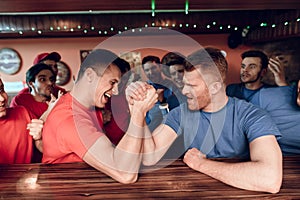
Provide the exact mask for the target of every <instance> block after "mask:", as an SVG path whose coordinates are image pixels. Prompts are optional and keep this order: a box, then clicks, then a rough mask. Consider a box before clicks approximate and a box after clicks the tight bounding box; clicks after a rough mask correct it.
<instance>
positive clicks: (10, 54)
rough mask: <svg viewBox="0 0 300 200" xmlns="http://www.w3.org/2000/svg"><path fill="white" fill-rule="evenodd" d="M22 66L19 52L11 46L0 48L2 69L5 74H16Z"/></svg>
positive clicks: (0, 67) (0, 65) (0, 69)
mask: <svg viewBox="0 0 300 200" xmlns="http://www.w3.org/2000/svg"><path fill="white" fill-rule="evenodd" d="M20 67H21V58H20V56H19V54H18V53H17V52H16V51H15V50H13V49H10V48H3V49H0V71H1V72H3V73H5V74H15V73H17V72H18V71H19V69H20Z"/></svg>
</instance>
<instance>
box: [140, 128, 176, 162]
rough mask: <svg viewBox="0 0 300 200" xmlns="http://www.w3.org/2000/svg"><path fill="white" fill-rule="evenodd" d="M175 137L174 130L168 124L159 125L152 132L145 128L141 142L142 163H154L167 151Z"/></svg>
mask: <svg viewBox="0 0 300 200" xmlns="http://www.w3.org/2000/svg"><path fill="white" fill-rule="evenodd" d="M176 138H177V134H176V132H175V131H174V130H173V129H172V128H171V127H169V126H168V125H165V124H161V125H159V126H158V127H157V128H156V129H155V130H154V131H153V133H150V130H149V129H148V128H147V127H146V128H145V139H144V142H143V148H144V149H143V152H144V154H143V164H144V165H146V166H151V165H155V164H156V163H157V162H158V161H159V160H160V159H161V158H162V157H163V156H164V155H165V153H166V152H167V150H168V149H169V148H170V146H171V145H172V143H173V142H174V141H175V139H176Z"/></svg>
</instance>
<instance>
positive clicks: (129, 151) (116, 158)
mask: <svg viewBox="0 0 300 200" xmlns="http://www.w3.org/2000/svg"><path fill="white" fill-rule="evenodd" d="M156 101H157V94H156V92H155V89H154V88H151V89H149V90H148V92H147V95H146V96H145V99H144V100H142V101H132V102H131V103H132V104H130V105H129V108H130V113H131V120H130V123H129V127H128V130H127V132H126V134H125V135H124V136H123V138H122V139H121V141H120V142H119V143H118V145H117V146H116V147H115V148H114V147H113V146H112V144H111V142H110V141H109V140H108V138H107V137H105V136H102V137H100V138H99V139H98V140H97V141H96V142H95V143H94V144H93V145H92V146H91V147H90V148H89V150H88V152H87V153H86V154H85V155H84V157H83V160H84V161H85V162H87V163H88V164H89V165H91V166H93V167H95V168H96V169H98V170H99V171H102V172H104V173H106V174H107V175H109V176H111V177H112V178H114V179H115V180H117V181H119V182H121V183H133V182H135V181H136V180H137V175H138V171H139V167H140V164H141V159H142V154H141V153H142V141H143V137H144V125H145V116H146V112H147V111H148V110H150V109H151V108H152V107H153V105H154V104H155V102H156Z"/></svg>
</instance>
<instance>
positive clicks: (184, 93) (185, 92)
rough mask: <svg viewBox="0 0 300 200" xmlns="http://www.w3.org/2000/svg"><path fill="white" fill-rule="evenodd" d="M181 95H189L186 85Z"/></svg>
mask: <svg viewBox="0 0 300 200" xmlns="http://www.w3.org/2000/svg"><path fill="white" fill-rule="evenodd" d="M181 93H182V94H183V95H187V88H186V86H185V85H184V86H183V88H182V90H181Z"/></svg>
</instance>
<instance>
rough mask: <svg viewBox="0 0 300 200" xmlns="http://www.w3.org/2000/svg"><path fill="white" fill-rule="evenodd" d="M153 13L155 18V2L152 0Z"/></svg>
mask: <svg viewBox="0 0 300 200" xmlns="http://www.w3.org/2000/svg"><path fill="white" fill-rule="evenodd" d="M151 12H152V17H154V16H155V0H151Z"/></svg>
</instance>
